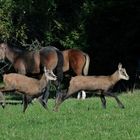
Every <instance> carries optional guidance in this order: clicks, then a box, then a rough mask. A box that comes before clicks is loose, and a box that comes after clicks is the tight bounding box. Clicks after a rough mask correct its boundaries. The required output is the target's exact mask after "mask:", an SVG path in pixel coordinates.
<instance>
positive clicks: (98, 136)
mask: <svg viewBox="0 0 140 140" xmlns="http://www.w3.org/2000/svg"><path fill="white" fill-rule="evenodd" d="M119 99H120V100H121V101H122V102H123V104H124V105H125V109H120V108H119V107H118V106H117V103H116V101H115V100H114V99H113V98H107V109H103V108H102V106H101V101H100V99H99V98H97V97H94V98H88V99H86V100H76V99H68V100H67V101H65V102H64V103H63V104H62V105H61V107H60V111H59V112H53V111H52V110H53V107H54V100H52V99H50V100H49V102H48V104H49V106H48V107H49V110H48V111H47V110H45V109H44V108H42V107H41V105H40V104H39V103H38V102H37V101H36V102H34V103H33V105H30V106H29V107H28V109H27V111H26V113H25V114H23V113H22V105H7V106H6V108H5V109H2V108H0V129H1V130H0V140H16V139H20V140H32V139H33V140H82V139H83V140H108V139H110V140H138V139H140V127H139V126H140V91H136V92H135V93H133V94H131V93H128V94H122V95H120V96H119Z"/></svg>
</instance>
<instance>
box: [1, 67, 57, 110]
mask: <svg viewBox="0 0 140 140" xmlns="http://www.w3.org/2000/svg"><path fill="white" fill-rule="evenodd" d="M44 71H45V72H44V74H43V75H42V77H41V79H40V80H38V79H35V78H31V77H27V76H25V75H21V74H17V73H10V74H4V75H3V82H4V87H3V88H0V91H1V92H8V91H17V92H20V93H22V94H23V95H26V96H24V100H23V104H24V107H23V112H25V110H26V108H27V106H28V103H29V102H31V101H32V99H34V98H36V97H39V96H40V95H42V94H43V92H44V91H45V89H46V87H47V84H48V81H49V80H56V76H55V75H54V74H53V72H52V71H50V70H46V68H44ZM41 104H42V103H41ZM42 105H43V104H42ZM43 107H44V108H46V106H45V104H44V105H43Z"/></svg>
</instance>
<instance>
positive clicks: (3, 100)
mask: <svg viewBox="0 0 140 140" xmlns="http://www.w3.org/2000/svg"><path fill="white" fill-rule="evenodd" d="M0 104H1V106H2V108H5V97H4V96H3V94H2V92H0Z"/></svg>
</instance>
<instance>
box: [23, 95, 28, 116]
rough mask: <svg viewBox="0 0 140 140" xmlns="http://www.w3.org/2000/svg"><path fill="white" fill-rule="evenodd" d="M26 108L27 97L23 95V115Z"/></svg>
mask: <svg viewBox="0 0 140 140" xmlns="http://www.w3.org/2000/svg"><path fill="white" fill-rule="evenodd" d="M27 106H28V101H27V96H26V95H23V112H24V113H25V110H26V109H27Z"/></svg>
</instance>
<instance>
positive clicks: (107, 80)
mask: <svg viewBox="0 0 140 140" xmlns="http://www.w3.org/2000/svg"><path fill="white" fill-rule="evenodd" d="M121 79H123V80H129V76H128V75H127V73H126V70H125V69H124V68H122V64H120V63H119V65H118V70H116V71H115V72H114V73H113V74H112V75H109V76H75V77H73V78H72V79H71V81H70V85H69V88H68V92H67V94H66V95H65V96H62V95H61V96H59V97H58V98H57V100H56V106H55V108H54V110H55V111H57V110H58V106H59V105H60V104H61V103H62V102H63V101H64V100H66V99H67V98H68V97H69V96H71V95H72V94H74V93H76V92H78V91H81V90H88V91H99V93H98V94H99V96H100V98H101V101H102V105H103V107H104V108H106V99H105V96H107V95H108V96H111V97H114V98H115V99H116V101H117V103H118V105H119V106H120V107H121V108H124V105H123V104H122V103H121V101H120V100H119V99H118V97H117V96H116V95H115V94H114V93H111V89H112V88H113V86H114V85H115V84H116V83H117V82H118V81H119V80H121Z"/></svg>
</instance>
